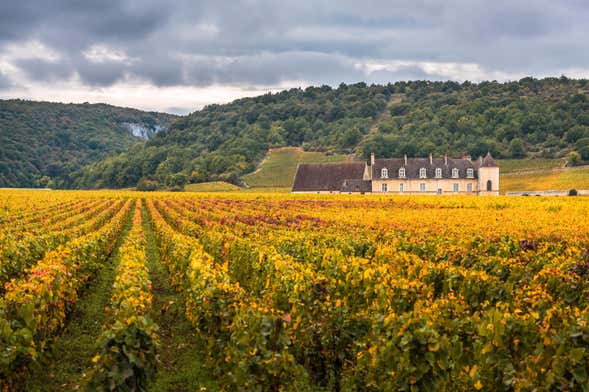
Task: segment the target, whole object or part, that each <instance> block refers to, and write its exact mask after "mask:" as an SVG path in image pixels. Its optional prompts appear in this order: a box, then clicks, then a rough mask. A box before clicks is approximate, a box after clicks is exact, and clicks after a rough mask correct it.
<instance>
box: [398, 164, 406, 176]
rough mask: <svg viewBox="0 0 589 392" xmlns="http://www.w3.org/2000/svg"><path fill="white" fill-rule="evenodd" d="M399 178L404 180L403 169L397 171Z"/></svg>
mask: <svg viewBox="0 0 589 392" xmlns="http://www.w3.org/2000/svg"><path fill="white" fill-rule="evenodd" d="M399 178H405V168H404V167H402V168H400V169H399Z"/></svg>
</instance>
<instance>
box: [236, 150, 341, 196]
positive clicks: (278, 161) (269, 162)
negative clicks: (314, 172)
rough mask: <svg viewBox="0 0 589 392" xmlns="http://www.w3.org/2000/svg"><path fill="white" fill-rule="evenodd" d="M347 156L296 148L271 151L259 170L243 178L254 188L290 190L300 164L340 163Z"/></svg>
mask: <svg viewBox="0 0 589 392" xmlns="http://www.w3.org/2000/svg"><path fill="white" fill-rule="evenodd" d="M345 160H346V156H345V155H337V154H336V155H325V153H322V152H308V151H303V150H302V149H300V148H296V147H284V148H279V149H273V150H271V151H270V152H269V153H268V154H267V155H266V158H264V160H263V161H262V163H261V164H260V166H259V167H258V170H256V171H255V172H253V173H251V174H247V175H245V176H244V177H243V180H244V182H245V183H246V184H247V185H248V186H250V187H252V188H290V187H292V182H293V180H294V175H295V172H296V170H297V165H298V164H299V163H319V162H340V161H345Z"/></svg>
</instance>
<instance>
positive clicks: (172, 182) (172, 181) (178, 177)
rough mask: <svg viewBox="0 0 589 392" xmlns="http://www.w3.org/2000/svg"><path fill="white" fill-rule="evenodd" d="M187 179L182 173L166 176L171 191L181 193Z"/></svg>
mask: <svg viewBox="0 0 589 392" xmlns="http://www.w3.org/2000/svg"><path fill="white" fill-rule="evenodd" d="M187 180H188V179H187V177H186V175H185V174H183V173H175V174H172V175H170V176H168V181H167V183H168V186H169V187H170V189H171V190H173V191H182V190H184V186H185V185H186V182H187Z"/></svg>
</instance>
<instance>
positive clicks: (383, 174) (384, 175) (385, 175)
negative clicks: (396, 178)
mask: <svg viewBox="0 0 589 392" xmlns="http://www.w3.org/2000/svg"><path fill="white" fill-rule="evenodd" d="M380 178H389V171H388V170H387V168H386V167H383V168H382V170H381V171H380Z"/></svg>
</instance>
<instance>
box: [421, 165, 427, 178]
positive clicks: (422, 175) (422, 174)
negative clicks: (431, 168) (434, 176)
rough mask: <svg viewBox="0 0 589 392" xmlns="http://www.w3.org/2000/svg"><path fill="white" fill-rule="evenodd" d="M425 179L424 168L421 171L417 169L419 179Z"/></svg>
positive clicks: (425, 171) (425, 172)
mask: <svg viewBox="0 0 589 392" xmlns="http://www.w3.org/2000/svg"><path fill="white" fill-rule="evenodd" d="M426 177H427V170H425V167H422V168H421V169H419V178H426Z"/></svg>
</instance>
